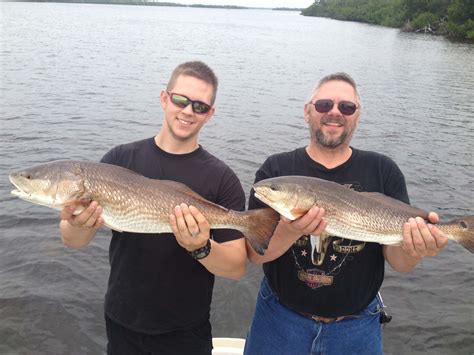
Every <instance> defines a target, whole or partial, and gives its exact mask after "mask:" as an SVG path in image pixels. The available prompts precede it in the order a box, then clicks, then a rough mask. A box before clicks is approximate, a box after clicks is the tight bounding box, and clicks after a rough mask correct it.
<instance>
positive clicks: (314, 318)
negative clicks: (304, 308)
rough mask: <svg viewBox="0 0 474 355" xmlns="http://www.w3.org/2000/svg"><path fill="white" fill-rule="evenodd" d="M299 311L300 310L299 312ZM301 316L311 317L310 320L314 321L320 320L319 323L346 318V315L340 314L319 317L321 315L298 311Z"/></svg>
mask: <svg viewBox="0 0 474 355" xmlns="http://www.w3.org/2000/svg"><path fill="white" fill-rule="evenodd" d="M299 313H300V312H299ZM300 314H301V315H302V316H303V317H307V318H311V319H312V320H314V321H316V322H321V323H326V324H327V323H334V322H339V321H341V320H343V319H344V318H346V316H341V317H321V316H316V315H314V314H309V313H300Z"/></svg>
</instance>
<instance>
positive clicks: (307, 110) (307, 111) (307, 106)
mask: <svg viewBox="0 0 474 355" xmlns="http://www.w3.org/2000/svg"><path fill="white" fill-rule="evenodd" d="M310 110H311V106H310V104H304V112H303V115H304V121H305V122H306V123H308V122H309V118H310Z"/></svg>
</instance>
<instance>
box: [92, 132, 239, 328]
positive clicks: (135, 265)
mask: <svg viewBox="0 0 474 355" xmlns="http://www.w3.org/2000/svg"><path fill="white" fill-rule="evenodd" d="M101 162H103V163H109V164H115V165H119V166H122V167H125V168H128V169H130V170H133V171H136V172H138V173H140V174H142V175H144V176H146V177H148V178H153V179H162V180H173V181H178V182H181V183H183V184H185V185H187V186H188V187H190V188H191V189H193V190H194V191H195V192H197V193H199V194H200V195H201V196H203V197H204V198H206V199H208V200H210V201H212V202H215V203H217V204H219V205H221V206H224V207H226V208H229V209H232V210H239V211H242V210H244V209H245V194H244V191H243V189H242V186H241V184H240V181H239V180H238V178H237V176H236V175H235V174H234V172H233V171H232V170H231V169H230V168H229V167H228V166H227V165H226V164H225V163H223V162H222V161H220V160H219V159H217V158H216V157H214V156H213V155H211V154H210V153H208V152H207V151H206V150H204V149H203V148H202V147H201V146H200V147H199V148H198V149H197V150H195V151H194V152H192V153H189V154H182V155H175V154H169V153H167V152H165V151H163V150H161V149H160V148H159V147H158V146H157V145H156V144H155V142H154V139H153V138H149V139H145V140H142V141H138V142H134V143H130V144H126V145H121V146H118V147H115V148H114V149H112V150H111V151H109V152H108V153H107V154H106V155H105V156H104V157H103V158H102V160H101ZM211 234H212V238H213V239H214V240H215V241H216V242H219V243H222V242H226V241H230V240H234V239H238V238H241V236H242V235H241V233H240V232H238V231H235V230H230V229H216V230H212V231H211ZM112 235H113V236H112V241H111V243H110V249H109V261H110V277H109V283H108V289H107V294H106V296H105V312H106V314H107V315H108V316H109V317H110V318H111V319H112V320H114V321H116V322H117V323H119V324H121V325H123V326H125V327H127V328H129V329H132V330H134V331H138V332H143V333H149V334H157V333H164V332H169V331H173V330H178V329H187V328H192V327H195V326H197V325H198V324H201V323H203V322H204V321H206V320H208V319H209V313H210V304H211V298H212V289H213V285H214V275H213V274H211V273H210V272H209V271H207V269H206V268H205V267H204V266H202V265H201V264H200V263H199V262H198V261H196V260H194V259H193V258H192V257H191V256H189V255H188V254H187V252H186V250H185V249H184V248H182V247H181V246H179V245H178V243H177V242H176V239H175V237H174V236H173V235H172V234H169V233H168V234H166V233H163V234H139V233H125V232H124V233H119V232H117V231H112Z"/></svg>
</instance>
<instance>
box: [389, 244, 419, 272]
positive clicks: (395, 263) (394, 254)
mask: <svg viewBox="0 0 474 355" xmlns="http://www.w3.org/2000/svg"><path fill="white" fill-rule="evenodd" d="M383 254H384V257H385V260H387V262H388V263H389V264H390V266H391V267H392V269H394V270H395V271H398V272H410V271H411V270H413V269H414V268H415V266H416V265H417V264H418V263H419V262H420V261H421V259H422V258H421V257H418V256H410V255H408V254H406V253H405V252H404V251H403V249H402V247H400V246H395V245H384V247H383Z"/></svg>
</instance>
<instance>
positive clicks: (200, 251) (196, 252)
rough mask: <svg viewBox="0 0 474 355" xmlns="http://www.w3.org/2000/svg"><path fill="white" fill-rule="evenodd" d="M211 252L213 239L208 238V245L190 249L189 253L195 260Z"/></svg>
mask: <svg viewBox="0 0 474 355" xmlns="http://www.w3.org/2000/svg"><path fill="white" fill-rule="evenodd" d="M210 252H211V240H210V239H208V240H207V243H206V245H204V246H203V247H201V248H199V249H196V250H193V251H188V254H189V255H191V256H192V257H193V258H194V259H195V260H200V259H204V258H205V257H206V256H208V255H209V253H210Z"/></svg>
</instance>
